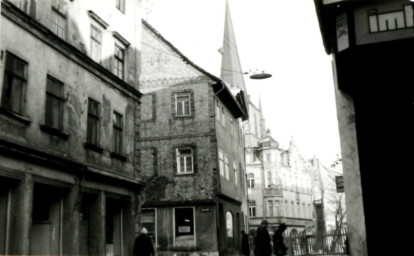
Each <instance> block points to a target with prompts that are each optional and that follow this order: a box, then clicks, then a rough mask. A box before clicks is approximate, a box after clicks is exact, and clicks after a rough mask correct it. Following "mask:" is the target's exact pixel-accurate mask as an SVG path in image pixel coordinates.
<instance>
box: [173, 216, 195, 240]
mask: <svg viewBox="0 0 414 256" xmlns="http://www.w3.org/2000/svg"><path fill="white" fill-rule="evenodd" d="M174 215H175V222H174V224H175V227H174V231H175V241H174V245H175V246H194V245H195V233H194V209H193V208H175V209H174Z"/></svg>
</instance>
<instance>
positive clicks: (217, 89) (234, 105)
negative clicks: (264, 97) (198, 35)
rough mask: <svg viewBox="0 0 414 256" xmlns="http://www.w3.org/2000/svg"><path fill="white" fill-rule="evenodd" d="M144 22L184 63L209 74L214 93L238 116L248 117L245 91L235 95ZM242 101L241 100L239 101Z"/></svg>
mask: <svg viewBox="0 0 414 256" xmlns="http://www.w3.org/2000/svg"><path fill="white" fill-rule="evenodd" d="M142 23H143V24H144V25H145V26H146V27H147V28H148V29H149V30H151V31H152V32H153V33H154V34H155V35H156V36H157V37H158V38H160V39H161V40H162V41H163V42H164V43H165V44H166V45H167V46H168V47H170V48H171V49H172V50H173V51H174V52H175V53H177V54H178V55H179V56H180V57H181V59H182V60H183V62H184V63H186V64H188V65H190V66H192V67H193V68H194V69H196V70H197V71H199V72H200V73H202V74H203V75H205V76H207V77H208V78H209V79H211V80H212V81H213V82H212V83H211V85H212V87H213V91H214V93H215V94H216V95H217V96H218V97H219V98H220V99H221V100H222V101H223V102H224V103H225V104H228V105H227V106H228V107H229V109H230V110H232V111H233V113H234V115H235V117H236V118H239V117H240V118H242V120H246V119H247V118H248V112H247V105H246V100H245V96H244V92H243V93H240V92H239V93H238V94H237V95H236V96H234V95H233V94H232V93H231V91H230V89H229V88H228V87H227V86H226V84H225V82H224V81H223V80H222V79H220V78H218V77H216V76H215V75H212V74H210V73H209V72H207V71H206V70H204V69H203V68H201V67H199V66H198V65H196V64H195V63H194V62H192V61H191V60H190V59H188V58H187V57H186V56H185V55H184V54H183V53H182V52H180V51H179V50H178V49H177V48H176V47H175V46H174V45H172V44H171V43H170V42H169V41H168V40H166V39H165V38H164V37H163V36H162V35H161V34H160V33H159V32H158V31H157V30H156V29H155V28H153V27H152V26H151V25H150V24H149V23H148V22H147V21H145V20H144V19H142ZM239 95H240V96H239ZM239 101H240V102H239Z"/></svg>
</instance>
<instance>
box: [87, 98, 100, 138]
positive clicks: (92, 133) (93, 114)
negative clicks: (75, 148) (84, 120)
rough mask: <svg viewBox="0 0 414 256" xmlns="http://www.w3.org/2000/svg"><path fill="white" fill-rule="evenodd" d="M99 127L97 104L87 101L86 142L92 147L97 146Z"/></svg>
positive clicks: (91, 100) (90, 100) (93, 101)
mask: <svg viewBox="0 0 414 256" xmlns="http://www.w3.org/2000/svg"><path fill="white" fill-rule="evenodd" d="M98 127H99V102H97V101H95V100H93V99H91V98H89V99H88V128H87V131H86V141H87V142H88V143H90V144H93V145H98Z"/></svg>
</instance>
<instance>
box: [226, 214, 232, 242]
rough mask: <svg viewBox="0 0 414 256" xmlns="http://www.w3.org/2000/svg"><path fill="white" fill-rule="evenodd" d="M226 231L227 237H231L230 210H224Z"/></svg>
mask: <svg viewBox="0 0 414 256" xmlns="http://www.w3.org/2000/svg"><path fill="white" fill-rule="evenodd" d="M226 231H227V232H226V233H227V237H233V215H232V214H231V212H226Z"/></svg>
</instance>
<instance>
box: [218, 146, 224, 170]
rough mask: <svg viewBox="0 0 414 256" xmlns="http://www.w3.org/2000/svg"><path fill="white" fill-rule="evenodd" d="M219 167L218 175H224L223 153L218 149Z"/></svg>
mask: <svg viewBox="0 0 414 256" xmlns="http://www.w3.org/2000/svg"><path fill="white" fill-rule="evenodd" d="M219 169H220V175H221V176H224V153H223V151H222V150H221V149H219Z"/></svg>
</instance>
